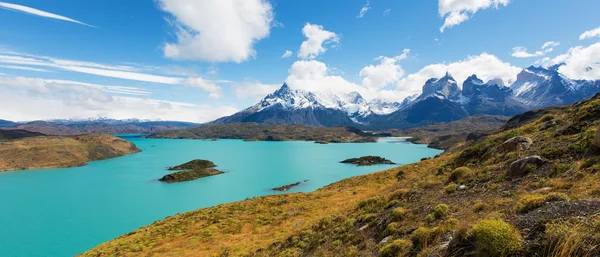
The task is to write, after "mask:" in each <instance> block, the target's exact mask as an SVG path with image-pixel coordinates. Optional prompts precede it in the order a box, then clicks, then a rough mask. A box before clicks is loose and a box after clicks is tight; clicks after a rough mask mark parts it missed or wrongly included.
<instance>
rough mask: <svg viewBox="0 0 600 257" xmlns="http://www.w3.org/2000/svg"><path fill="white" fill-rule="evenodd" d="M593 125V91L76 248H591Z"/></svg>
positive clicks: (465, 252)
mask: <svg viewBox="0 0 600 257" xmlns="http://www.w3.org/2000/svg"><path fill="white" fill-rule="evenodd" d="M599 125H600V95H597V96H596V97H594V98H593V99H591V100H588V101H583V102H580V103H576V104H574V105H573V106H568V107H561V108H554V109H553V110H552V111H551V112H539V111H538V112H531V113H526V114H523V115H520V116H517V117H515V118H513V119H511V120H510V121H509V122H508V123H507V126H505V127H504V129H502V130H500V131H497V132H495V133H492V134H490V135H488V136H484V137H481V138H479V139H477V140H472V141H470V142H467V143H464V142H463V143H460V144H459V145H460V150H457V151H455V152H453V151H449V152H448V153H447V154H444V155H442V156H439V157H437V158H433V159H428V160H424V161H421V162H419V163H416V164H411V165H406V166H402V167H397V168H393V169H389V170H386V171H382V172H378V173H374V174H370V175H366V176H360V177H355V178H350V179H346V180H343V181H340V182H338V183H335V184H332V185H330V186H327V187H324V188H322V189H320V190H317V191H315V192H312V193H307V194H301V193H296V194H286V195H273V196H266V197H260V198H254V199H249V200H246V201H241V202H236V203H230V204H223V205H219V206H216V207H212V208H207V209H201V210H197V211H193V212H189V213H185V214H180V215H175V216H173V217H169V218H167V219H165V220H162V221H158V222H155V223H154V224H152V225H149V226H146V227H143V228H141V229H139V230H137V231H134V232H131V233H129V234H127V235H124V236H122V237H119V238H117V239H115V240H113V241H110V242H107V243H104V244H102V245H100V246H98V247H96V248H95V249H92V250H90V251H89V252H87V253H85V254H83V255H84V256H598V255H600V248H599V246H600V201H598V199H600V183H598V181H599V179H600V145H598V143H600V142H598V140H600V139H599V138H597V137H599V136H600V135H599V134H600V132H598V126H599ZM595 142H596V143H595Z"/></svg>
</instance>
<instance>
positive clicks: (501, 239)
mask: <svg viewBox="0 0 600 257" xmlns="http://www.w3.org/2000/svg"><path fill="white" fill-rule="evenodd" d="M473 234H474V236H475V249H476V250H477V253H478V255H479V256H506V255H509V254H512V253H516V252H517V251H519V250H520V249H521V247H522V246H523V239H522V238H521V235H519V232H518V231H517V230H516V229H515V228H514V227H512V226H511V225H510V224H508V223H506V222H504V221H502V220H482V221H480V222H479V223H477V225H475V227H473Z"/></svg>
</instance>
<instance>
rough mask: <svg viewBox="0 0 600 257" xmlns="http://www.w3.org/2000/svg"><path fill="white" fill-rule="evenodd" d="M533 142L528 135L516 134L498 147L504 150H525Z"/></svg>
mask: <svg viewBox="0 0 600 257" xmlns="http://www.w3.org/2000/svg"><path fill="white" fill-rule="evenodd" d="M532 144H533V140H531V138H528V137H522V136H516V137H513V138H511V139H509V140H506V141H505V142H504V143H502V145H501V146H500V148H501V149H502V151H504V152H515V151H526V150H527V149H529V147H530V146H531V145H532Z"/></svg>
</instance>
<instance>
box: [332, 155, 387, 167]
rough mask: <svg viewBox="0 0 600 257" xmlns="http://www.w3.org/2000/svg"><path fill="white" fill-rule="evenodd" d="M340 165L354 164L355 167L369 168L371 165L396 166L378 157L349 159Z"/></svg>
mask: <svg viewBox="0 0 600 257" xmlns="http://www.w3.org/2000/svg"><path fill="white" fill-rule="evenodd" d="M341 163H350V164H356V165H357V166H371V165H376V164H396V163H394V162H392V161H390V160H388V159H385V158H382V157H379V156H364V157H360V158H351V159H347V160H344V161H341Z"/></svg>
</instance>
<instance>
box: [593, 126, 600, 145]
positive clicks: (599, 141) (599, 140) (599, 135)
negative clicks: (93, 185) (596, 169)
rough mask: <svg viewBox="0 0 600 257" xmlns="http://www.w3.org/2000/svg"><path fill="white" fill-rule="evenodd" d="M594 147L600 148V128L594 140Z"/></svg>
mask: <svg viewBox="0 0 600 257" xmlns="http://www.w3.org/2000/svg"><path fill="white" fill-rule="evenodd" d="M594 145H595V146H596V147H598V148H600V126H598V129H597V130H596V138H595V139H594Z"/></svg>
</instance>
